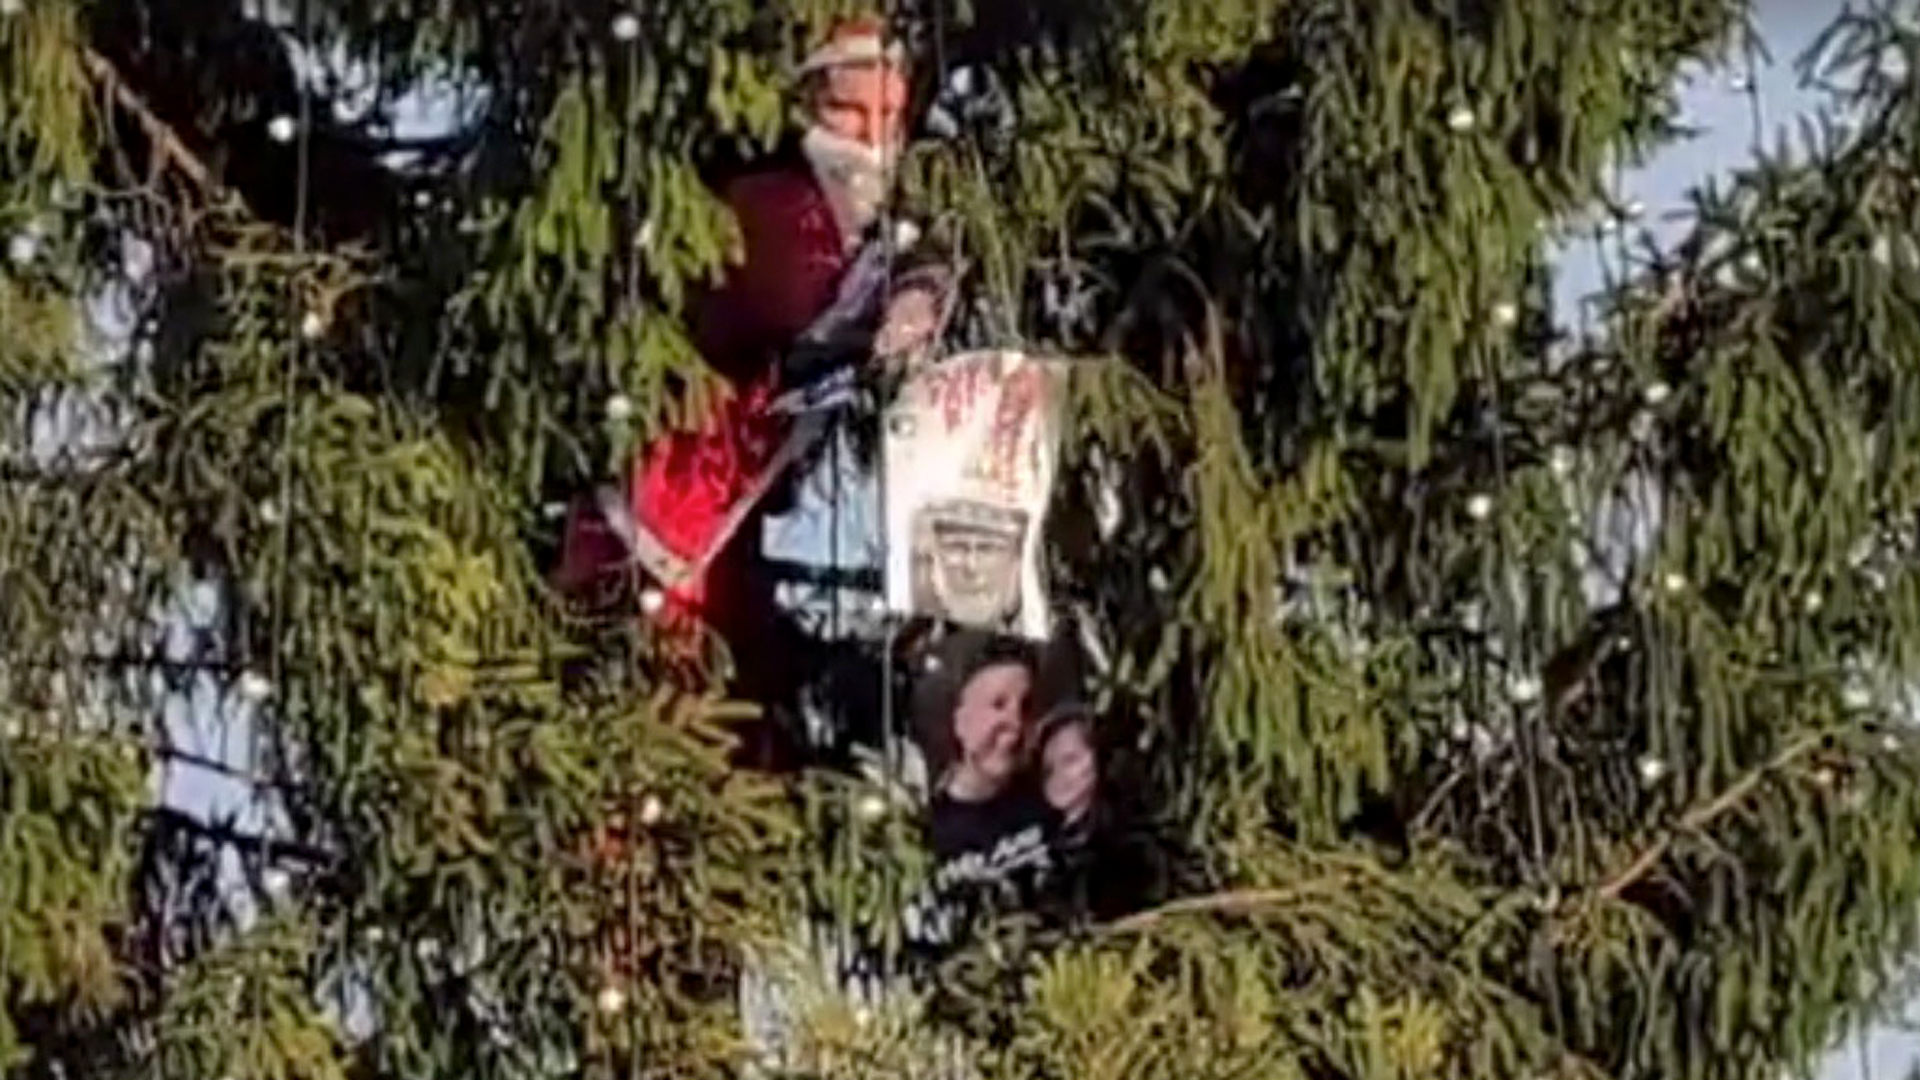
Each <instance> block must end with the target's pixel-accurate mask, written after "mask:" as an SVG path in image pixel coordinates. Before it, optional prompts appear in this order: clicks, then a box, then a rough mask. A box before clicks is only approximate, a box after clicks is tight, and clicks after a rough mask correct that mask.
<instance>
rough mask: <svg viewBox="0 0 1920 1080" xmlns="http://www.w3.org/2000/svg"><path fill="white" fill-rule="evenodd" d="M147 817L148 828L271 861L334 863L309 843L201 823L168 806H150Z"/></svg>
mask: <svg viewBox="0 0 1920 1080" xmlns="http://www.w3.org/2000/svg"><path fill="white" fill-rule="evenodd" d="M146 816H147V819H148V825H149V826H150V827H157V828H159V829H162V830H165V831H171V832H178V833H185V834H186V835H189V836H193V837H197V838H199V839H202V840H206V841H209V842H211V843H214V844H217V845H220V846H222V847H229V848H233V849H234V850H236V851H240V852H244V853H247V854H251V855H258V856H261V857H263V858H265V859H267V860H268V861H271V862H281V861H288V862H303V863H308V864H310V865H314V866H328V865H331V864H332V863H333V862H334V857H333V855H331V854H330V853H328V852H326V851H324V850H322V849H320V848H318V847H315V846H313V845H312V844H303V843H300V842H298V841H294V840H281V839H278V838H276V837H272V836H259V835H256V834H253V833H248V832H242V831H240V830H239V829H236V828H233V827H232V826H230V825H219V824H215V823H213V822H210V821H202V820H200V819H199V818H197V817H194V816H193V815H191V814H188V813H186V812H184V811H181V810H176V809H174V808H173V807H170V806H155V807H150V808H149V809H148V810H147V811H146Z"/></svg>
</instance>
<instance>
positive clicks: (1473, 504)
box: [1467, 492, 1493, 521]
mask: <svg viewBox="0 0 1920 1080" xmlns="http://www.w3.org/2000/svg"><path fill="white" fill-rule="evenodd" d="M1492 513H1493V496H1491V495H1488V494H1487V493H1485V492H1476V493H1475V494H1474V495H1473V496H1472V497H1471V498H1469V499H1468V500H1467V516H1468V517H1470V518H1472V519H1473V520H1475V521H1485V520H1487V517H1488V516H1489V515H1491V514H1492Z"/></svg>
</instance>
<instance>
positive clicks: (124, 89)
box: [80, 48, 222, 197]
mask: <svg viewBox="0 0 1920 1080" xmlns="http://www.w3.org/2000/svg"><path fill="white" fill-rule="evenodd" d="M80 62H81V64H82V65H84V66H85V67H86V69H87V74H88V75H90V76H92V77H93V80H94V81H95V82H97V83H99V84H100V85H101V87H102V88H104V89H105V90H106V91H107V93H108V94H109V95H111V96H112V98H113V100H114V103H115V104H117V105H119V106H120V107H121V108H122V109H125V110H126V111H127V112H128V113H130V114H132V116H133V118H134V121H135V122H137V123H138V124H139V125H140V130H142V131H144V132H145V133H146V136H147V138H148V139H149V140H151V141H152V143H153V148H154V151H155V152H156V153H158V154H159V155H160V156H161V157H162V158H163V159H165V160H166V161H168V162H169V163H171V164H172V165H173V167H174V168H176V169H178V170H180V173H181V174H182V175H184V176H185V177H186V178H187V179H188V180H189V181H191V182H192V183H193V185H194V186H195V187H197V188H199V189H200V191H201V193H202V194H205V195H207V196H210V197H211V196H215V195H218V194H219V193H220V192H221V190H222V187H221V184H220V182H219V181H218V180H217V179H215V178H214V175H213V170H212V169H210V168H208V167H207V163H206V162H205V161H203V160H201V158H200V156H199V155H198V154H195V153H194V152H193V150H192V149H190V148H189V147H188V146H187V143H186V140H184V139H182V138H181V137H180V133H179V132H178V131H176V130H174V127H173V125H171V124H169V123H167V122H166V121H165V120H162V119H161V118H160V115H159V114H158V113H156V112H154V111H153V108H152V107H151V106H149V105H148V104H147V102H146V99H145V98H143V97H141V96H140V95H139V93H137V92H136V91H135V90H134V89H133V87H131V86H129V85H127V80H126V79H125V78H123V77H121V75H120V69H119V68H116V67H114V66H113V62H112V61H111V60H108V59H107V58H106V57H104V56H101V55H100V54H99V53H98V52H95V51H94V50H93V49H91V48H82V49H81V51H80Z"/></svg>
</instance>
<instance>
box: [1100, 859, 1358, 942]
mask: <svg viewBox="0 0 1920 1080" xmlns="http://www.w3.org/2000/svg"><path fill="white" fill-rule="evenodd" d="M1354 877H1355V875H1354V874H1352V873H1350V872H1349V873H1338V874H1325V875H1322V876H1320V877H1317V878H1313V879H1311V880H1308V881H1304V882H1301V883H1300V884H1298V885H1289V886H1287V887H1285V888H1277V889H1228V890H1226V891H1225V892H1217V893H1208V894H1207V895H1205V896H1188V897H1183V898H1181V899H1179V900H1174V901H1171V902H1168V903H1165V904H1162V905H1160V906H1159V907H1157V908H1151V909H1149V910H1147V911H1142V912H1138V913H1136V914H1133V915H1129V916H1127V917H1126V918H1123V919H1118V920H1115V921H1114V922H1112V923H1109V924H1108V925H1107V927H1106V932H1107V933H1112V934H1137V933H1141V932H1143V931H1146V930H1151V929H1153V928H1155V927H1156V926H1158V925H1160V924H1161V923H1163V922H1166V921H1168V920H1169V919H1174V918H1178V917H1180V916H1183V915H1248V914H1251V913H1253V912H1255V911H1258V910H1259V909H1261V908H1267V907H1277V906H1279V905H1281V904H1286V903H1289V902H1291V901H1294V900H1298V899H1300V898H1301V897H1303V896H1306V895H1308V894H1310V893H1312V892H1314V891H1316V890H1320V889H1325V888H1328V887H1329V886H1338V885H1344V884H1346V883H1348V882H1350V881H1352V880H1353V879H1354Z"/></svg>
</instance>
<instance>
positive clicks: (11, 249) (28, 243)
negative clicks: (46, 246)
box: [7, 232, 40, 266]
mask: <svg viewBox="0 0 1920 1080" xmlns="http://www.w3.org/2000/svg"><path fill="white" fill-rule="evenodd" d="M39 255H40V238H39V237H38V236H35V235H34V234H33V233H31V232H17V233H14V234H13V235H12V236H10V237H8V238H7V260H8V261H9V262H11V263H13V265H15V266H25V265H27V264H28V263H30V262H32V261H33V260H34V259H36V258H38V257H39Z"/></svg>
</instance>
